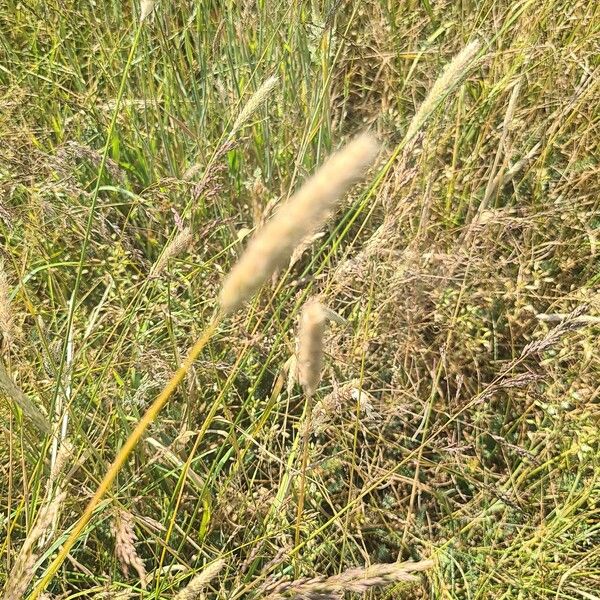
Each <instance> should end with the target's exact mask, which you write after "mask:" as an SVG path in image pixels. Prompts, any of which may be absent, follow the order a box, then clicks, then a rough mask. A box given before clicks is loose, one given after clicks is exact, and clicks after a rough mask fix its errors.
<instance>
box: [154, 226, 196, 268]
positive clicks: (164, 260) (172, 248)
mask: <svg viewBox="0 0 600 600" xmlns="http://www.w3.org/2000/svg"><path fill="white" fill-rule="evenodd" d="M192 241H193V237H192V230H191V229H190V228H189V227H184V228H183V229H181V230H180V231H179V233H178V234H177V235H176V236H175V237H174V238H173V240H172V241H171V243H170V244H168V245H167V247H166V248H165V249H164V250H163V253H162V254H161V256H160V258H159V259H158V260H157V261H156V264H155V265H154V269H153V271H152V274H153V275H154V276H156V275H159V274H160V273H161V272H162V271H164V269H165V267H166V266H167V265H168V264H169V261H170V260H171V259H172V258H175V257H176V256H178V255H179V254H181V253H182V252H185V251H186V250H187V249H188V248H189V247H190V246H191V244H192Z"/></svg>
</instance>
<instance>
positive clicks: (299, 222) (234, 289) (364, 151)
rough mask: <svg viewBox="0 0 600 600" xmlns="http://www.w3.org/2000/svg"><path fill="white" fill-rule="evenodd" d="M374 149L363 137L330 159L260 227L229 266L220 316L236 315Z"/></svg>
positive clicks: (310, 230) (314, 228)
mask: <svg viewBox="0 0 600 600" xmlns="http://www.w3.org/2000/svg"><path fill="white" fill-rule="evenodd" d="M378 149H379V144H378V143H377V141H376V140H375V138H374V137H373V136H372V135H370V134H368V133H364V134H362V135H359V136H358V137H356V138H355V139H354V140H352V141H351V142H350V143H349V144H348V145H347V146H346V147H345V148H343V149H342V150H341V151H339V152H337V153H336V154H334V155H333V156H332V157H331V158H330V159H329V160H328V161H327V162H326V163H325V164H324V165H323V166H322V167H321V168H320V169H319V170H318V171H317V172H316V173H315V175H313V176H312V177H311V178H310V179H309V180H308V181H307V182H306V183H305V184H304V185H303V186H302V187H301V188H300V190H299V191H298V192H297V193H296V194H294V195H293V196H292V197H291V198H290V199H289V200H287V201H286V202H285V203H284V204H283V206H281V208H280V209H279V210H278V211H277V212H276V213H275V215H274V216H273V217H272V218H271V219H270V220H269V221H268V222H267V223H266V224H265V225H264V226H263V227H262V229H261V230H259V231H258V233H257V234H256V235H255V236H254V237H253V239H252V240H251V241H250V243H249V244H248V247H247V249H246V251H245V252H244V253H243V254H242V256H241V258H240V259H239V261H238V262H237V264H236V265H235V266H234V267H233V269H232V270H231V272H230V273H229V275H228V276H227V278H226V279H225V282H224V283H223V288H222V289H221V293H220V296H219V303H220V305H221V311H222V313H223V314H224V315H226V314H230V313H232V312H234V311H235V310H237V309H238V308H239V307H240V306H241V305H242V304H243V303H244V302H245V301H246V300H248V299H249V298H250V297H251V296H252V295H253V294H254V293H255V292H256V291H257V290H258V289H259V288H260V286H261V285H262V284H263V283H264V282H265V281H266V280H267V279H268V278H269V277H270V276H271V275H273V273H274V272H275V271H276V270H277V269H278V268H279V267H281V266H284V265H285V264H286V263H287V262H288V261H289V259H290V257H291V255H292V252H293V251H294V248H295V247H296V246H297V245H298V244H300V243H301V242H302V241H303V240H304V239H305V238H306V237H307V236H309V235H311V234H313V233H315V232H316V231H318V230H319V228H320V227H321V226H322V225H323V223H325V221H326V220H327V218H328V217H329V215H330V214H331V213H332V211H333V210H334V209H335V207H336V206H337V204H338V201H339V199H340V197H341V196H342V194H344V192H346V191H347V190H348V188H349V187H350V186H351V185H352V183H353V182H354V181H356V180H357V179H358V178H359V177H361V176H362V175H363V174H364V172H365V171H366V169H367V168H368V167H369V165H370V164H371V163H372V162H373V161H374V159H375V157H376V155H377V152H378Z"/></svg>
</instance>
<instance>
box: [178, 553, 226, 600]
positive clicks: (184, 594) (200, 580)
mask: <svg viewBox="0 0 600 600" xmlns="http://www.w3.org/2000/svg"><path fill="white" fill-rule="evenodd" d="M224 566H225V561H224V560H222V559H219V560H216V561H215V562H213V563H211V564H210V565H208V567H206V568H205V569H204V570H203V571H202V572H201V573H198V575H195V576H194V577H193V578H192V579H191V581H190V582H189V583H188V584H187V585H186V586H185V587H184V588H183V589H182V590H180V591H179V592H177V594H176V596H175V597H174V598H173V600H195V599H196V598H197V597H198V596H199V595H200V593H201V592H202V590H203V589H204V588H205V587H206V586H207V585H208V584H209V583H210V582H211V581H212V580H213V579H214V578H215V577H216V576H217V575H218V574H219V572H220V571H221V569H222V568H223V567H224Z"/></svg>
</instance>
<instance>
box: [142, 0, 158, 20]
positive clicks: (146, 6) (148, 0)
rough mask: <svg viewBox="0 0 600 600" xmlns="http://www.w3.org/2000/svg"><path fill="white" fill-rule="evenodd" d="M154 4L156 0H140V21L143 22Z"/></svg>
mask: <svg viewBox="0 0 600 600" xmlns="http://www.w3.org/2000/svg"><path fill="white" fill-rule="evenodd" d="M155 6H156V0H142V2H141V3H140V23H143V22H144V21H145V20H146V19H147V18H148V17H149V16H150V15H151V13H152V11H153V10H154V7H155Z"/></svg>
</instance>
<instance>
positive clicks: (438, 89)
mask: <svg viewBox="0 0 600 600" xmlns="http://www.w3.org/2000/svg"><path fill="white" fill-rule="evenodd" d="M479 48H480V43H479V42H478V41H477V40H475V41H473V42H471V43H470V44H468V45H467V46H465V47H464V48H463V49H462V50H461V51H460V52H459V53H458V54H457V55H456V56H455V57H454V58H453V59H452V60H451V61H450V62H449V63H448V64H447V65H446V66H445V68H444V70H443V71H442V73H441V75H440V76H439V77H438V78H437V80H436V82H435V83H434V84H433V87H432V88H431V90H430V91H429V94H427V97H426V98H425V100H423V103H422V104H421V106H420V107H419V110H418V111H417V112H416V113H415V116H414V117H413V118H412V121H411V122H410V125H409V126H408V129H407V131H406V135H405V136H404V141H405V142H408V141H410V139H411V138H412V137H414V135H415V134H416V133H417V132H418V131H419V129H421V127H422V126H423V125H424V124H425V121H427V119H428V118H429V117H430V115H431V113H432V112H433V111H434V110H435V109H436V108H437V106H438V104H439V102H440V100H442V98H443V97H444V96H445V94H446V93H447V92H448V91H450V90H451V89H452V88H453V87H454V86H455V85H456V84H457V83H458V82H459V81H460V80H461V79H462V78H463V77H464V75H465V71H466V69H467V67H468V66H469V64H470V63H471V61H472V60H473V58H474V57H475V55H476V54H477V52H478V51H479Z"/></svg>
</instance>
